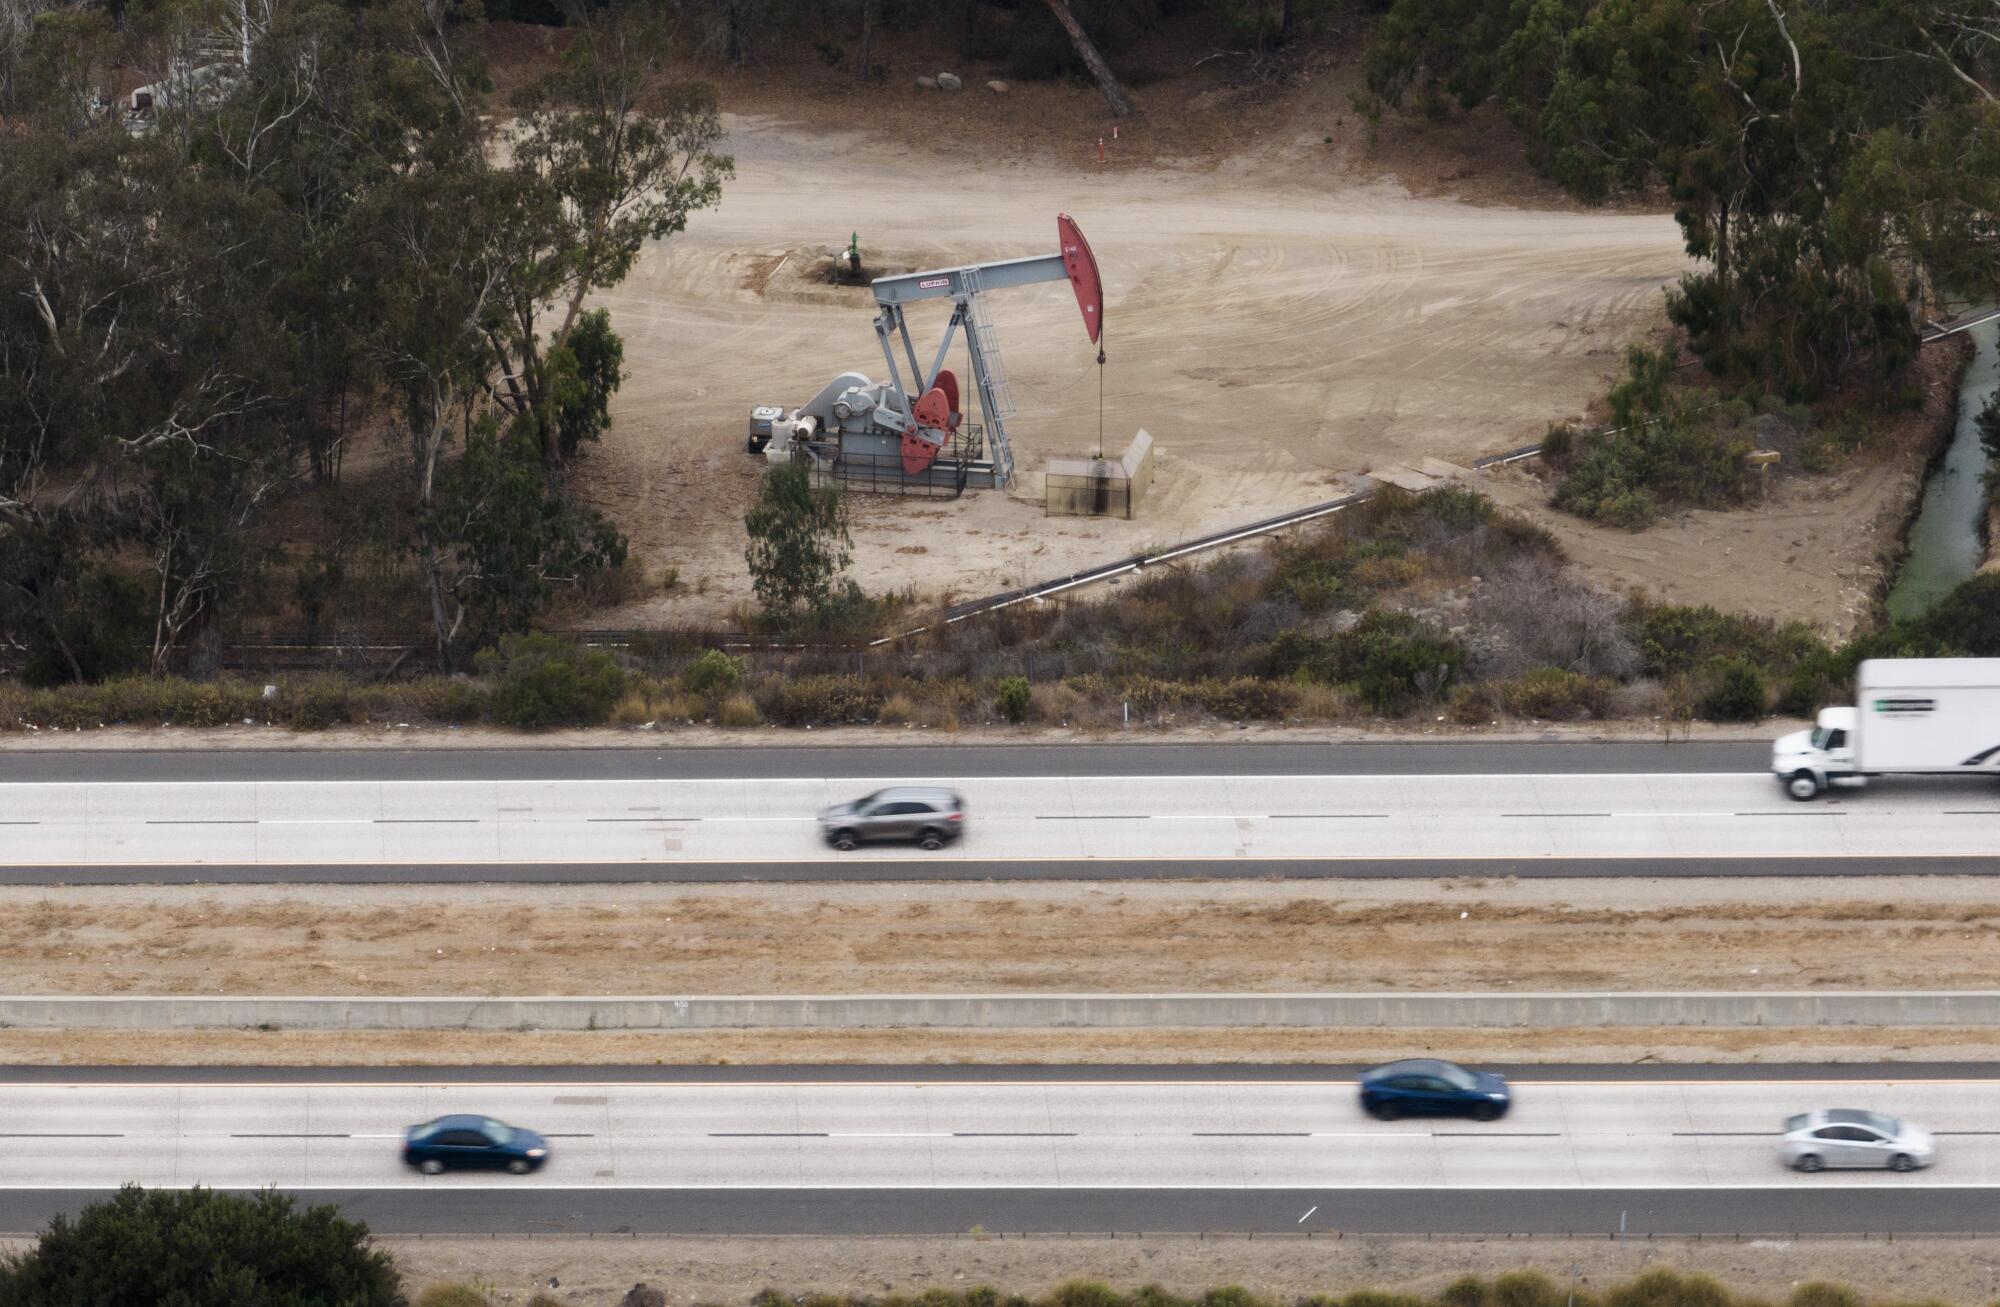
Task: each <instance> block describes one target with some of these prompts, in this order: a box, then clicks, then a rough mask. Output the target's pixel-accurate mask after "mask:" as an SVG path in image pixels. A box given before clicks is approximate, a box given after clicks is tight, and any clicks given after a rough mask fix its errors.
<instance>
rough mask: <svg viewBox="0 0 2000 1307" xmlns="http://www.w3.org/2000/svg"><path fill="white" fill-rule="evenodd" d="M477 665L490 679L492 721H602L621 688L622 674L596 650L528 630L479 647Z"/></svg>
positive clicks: (536, 725)
mask: <svg viewBox="0 0 2000 1307" xmlns="http://www.w3.org/2000/svg"><path fill="white" fill-rule="evenodd" d="M476 664H477V666H478V668H479V671H480V673H481V674H482V675H484V676H486V677H487V678H489V679H490V680H492V681H493V683H494V684H493V687H492V690H491V692H490V693H491V704H492V713H493V717H494V719H495V720H496V721H500V722H503V723H505V724H507V725H509V726H518V727H520V728H521V729H523V730H530V731H540V730H547V729H549V728H550V727H554V726H601V725H603V724H604V721H605V719H606V718H607V717H609V716H610V714H611V706H612V705H613V704H615V703H617V702H618V700H619V698H620V697H621V696H623V695H624V693H625V673H624V672H623V671H622V670H620V669H619V667H618V664H617V663H615V662H613V661H612V658H611V655H610V654H608V653H605V652H604V651H603V650H601V649H584V648H581V647H579V646H578V645H577V644H576V642H575V641H573V640H568V639H565V638H563V637H561V636H556V635H548V634H544V633H542V632H532V633H530V634H527V635H510V636H506V637H503V638H502V639H501V641H500V644H499V647H498V648H494V649H482V650H480V652H479V657H478V658H477V660H476Z"/></svg>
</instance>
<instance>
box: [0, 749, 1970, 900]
mask: <svg viewBox="0 0 2000 1307" xmlns="http://www.w3.org/2000/svg"><path fill="white" fill-rule="evenodd" d="M912 780H929V781H932V782H935V783H941V784H947V785H951V786H953V787H955V788H957V789H958V790H960V791H961V792H962V793H964V795H965V796H966V800H967V805H968V818H967V822H966V830H967V835H966V838H965V839H964V840H963V841H961V842H959V843H957V844H954V845H951V846H949V847H947V848H946V849H943V850H941V851H938V852H935V853H925V852H923V851H922V850H919V849H917V848H915V847H913V846H909V845H873V846H869V847H868V848H867V849H865V850H859V851H856V852H854V853H849V854H842V853H839V852H836V851H834V850H832V849H830V848H828V847H827V846H826V844H825V842H824V841H823V840H822V839H821V837H820V832H819V829H818V827H817V825H816V824H815V821H814V817H813V814H814V813H816V812H817V811H818V810H819V809H820V808H822V807H824V806H825V805H827V804H829V803H832V802H835V801H837V800H840V799H844V798H851V797H855V796H856V795H858V794H859V793H861V792H864V791H866V790H869V789H872V788H875V787H876V786H879V785H884V784H893V783H898V782H907V781H912ZM0 822H4V838H0V867H5V868H8V869H9V871H8V873H7V877H8V879H10V880H13V881H16V882H36V881H64V882H72V883H74V882H84V881H92V880H196V881H200V880H267V881H269V880H324V879H343V880H375V881H384V880H403V881H409V880H522V881H528V880H607V879H612V880H616V879H644V880H688V881H692V880H733V879H773V880H781V879H793V880H796V879H832V878H842V877H849V876H855V875H865V876H870V877H878V878H907V879H934V878H940V877H943V878H962V879H1000V878H1047V877H1077V876H1085V877H1111V878H1115V877H1120V876H1146V877H1154V876H1216V875H1234V876H1242V875H1318V876H1329V875H1437V874H1452V873H1457V874H1515V875H1535V874H1556V875H1605V874H1654V875H1657V874H1698V875H1715V874H1815V875H1823V874H1828V873H1850V874H1851V873H1862V872H1868V873H1877V872H1884V871H1905V872H1908V871H1915V872H1926V873H1973V872H1985V871H1990V870H1993V869H1994V868H1995V867H2000V789H1996V787H1995V786H1994V785H1993V784H1992V783H1991V782H1990V781H1983V780H1953V779H1944V780H1929V781H1926V780H1907V781H1902V782H1898V783H1893V784H1890V783H1885V784H1881V785H1878V786H1876V787H1874V788H1872V789H1869V790H1864V791H1844V792H1842V793H1841V794H1840V796H1839V797H1833V798H1827V799H1823V800H1820V801H1816V802H1812V803H1796V802H1793V801H1792V800H1790V799H1788V798H1787V797H1785V795H1784V793H1783V792H1782V791H1781V790H1780V789H1779V788H1778V787H1777V785H1776V784H1775V782H1774V781H1773V780H1772V778H1771V777H1770V776H1769V774H1768V773H1763V772H1705V773H1667V774H1654V773H1631V772H1616V773H1535V774H1518V775H1507V774H1487V773H1464V774H1441V773H1435V772H1433V773H1427V774H1421V775H1416V774H1413V775H1335V774H1326V775H1290V774H1246V775H1238V774H1216V775H1194V776H1119V775H1089V776H976V775H973V776H956V775H953V776H938V777H926V776H913V775H911V774H909V773H902V774H900V775H880V776H867V777H854V778H851V779H843V778H831V777H821V778H812V779H806V778H794V779H764V780H713V779H709V780H588V781H579V780H539V781H379V780H377V781H327V780H318V781H192V782H188V781H180V782H172V781H154V782H103V781H91V782H40V783H21V782H15V783H6V784H0Z"/></svg>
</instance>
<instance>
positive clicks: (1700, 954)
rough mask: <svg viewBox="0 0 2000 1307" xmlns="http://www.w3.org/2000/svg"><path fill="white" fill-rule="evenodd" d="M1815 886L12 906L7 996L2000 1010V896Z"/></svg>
mask: <svg viewBox="0 0 2000 1307" xmlns="http://www.w3.org/2000/svg"><path fill="white" fill-rule="evenodd" d="M1801 884H1802V882H1800V881H1798V880H1796V879H1791V878H1758V879H1730V880H1687V879H1662V880H1653V879H1631V880H1563V881H1550V880H1513V879H1508V880H1479V879H1472V878H1458V879H1446V880H1429V879H1425V880H1413V881H1396V880H1353V881H1339V880H1326V881H1278V880H1271V881H1213V882H1172V883H1151V882H1099V883H1091V882H1080V883H1078V882H1044V883H1031V884H1023V885H1018V886H1015V885H1010V886H1005V887H998V886H992V885H978V884H903V883H880V882H869V883H857V884H852V885H839V886H831V887H829V886H824V885H761V884H745V885H729V886H712V887H702V888H700V889H696V890H688V889H686V888H681V887H674V886H663V885H576V886H571V885H562V886H543V885H507V886H477V885H470V886H450V887H438V886H401V885H391V886H337V885H323V886H228V887H214V888H191V889H190V888H159V887H143V886H142V887H90V888H80V889H43V888H32V887H6V888H0V993H13V994H40V993H80V994H92V993H99V994H101V993H164V994H180V993H187V994H196V993H201V994H213V993H249V994H453V995H457V994H632V993H648V994H690V993H693V994H703V993H705V994H835V993H857V992H860V993H870V992H872V993H990V992H1036V991H1049V990H1080V991H1087V992H1160V991H1168V992H1187V991H1312V990H1334V991H1338V990H1372V989H1407V988H1419V989H1430V990H1446V991H1449V990H1461V989H1464V990H1486V989H1501V988H1508V987H1512V988H1517V989H1521V990H1542V989H1586V990H1601V989H1613V990H1628V989H1629V990H1648V989H1809V988H1817V987H1824V988H1849V989H1869V988H1884V989H1895V988H1944V989H1957V988H1964V989H1980V988H2000V946H1996V943H2000V891H1996V890H1995V888H1994V887H1993V885H1992V883H1991V882H1989V881H1987V880H1984V879H1981V878H1971V877H1968V878H1928V877H1925V878H1919V877H1904V878H1895V879H1893V880H1891V879H1875V878H1856V879H1841V880H1837V881H1833V882H1829V883H1828V884H1826V885H1823V886H1820V887H1817V888H1816V889H1815V890H1814V892H1812V893H1810V894H1806V893H1802V892H1801V888H1800V887H1801ZM1417 958H1421V959H1425V962H1424V965H1422V966H1421V967H1413V966H1412V965H1411V961H1412V959H1417Z"/></svg>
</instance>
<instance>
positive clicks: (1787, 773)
mask: <svg viewBox="0 0 2000 1307" xmlns="http://www.w3.org/2000/svg"><path fill="white" fill-rule="evenodd" d="M1855 717H1856V714H1855V711H1854V709H1852V708H1822V709H1820V713H1819V718H1818V722H1817V724H1816V725H1815V726H1814V727H1813V728H1812V729H1811V730H1809V731H1793V732H1792V733H1791V734H1790V735H1781V736H1779V737H1778V739H1777V740H1776V742H1775V743H1773V744H1772V745H1771V771H1772V772H1773V773H1775V774H1776V775H1777V777H1778V780H1779V781H1780V782H1781V783H1783V785H1784V787H1785V792H1786V793H1787V794H1789V795H1791V796H1792V797H1793V798H1795V799H1799V800H1805V799H1810V798H1812V797H1813V796H1814V795H1816V794H1818V793H1819V792H1820V791H1821V790H1823V789H1826V788H1827V787H1828V786H1829V785H1832V784H1833V783H1834V780H1835V778H1837V777H1848V776H1853V775H1855V766H1854V732H1855Z"/></svg>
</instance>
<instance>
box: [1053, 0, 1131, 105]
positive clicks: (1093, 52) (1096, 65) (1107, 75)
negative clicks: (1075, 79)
mask: <svg viewBox="0 0 2000 1307" xmlns="http://www.w3.org/2000/svg"><path fill="white" fill-rule="evenodd" d="M1048 6H1049V12H1050V13H1052V14H1054V15H1055V16H1056V21H1057V22H1058V23H1061V24H1062V27H1063V30H1064V31H1065V32H1068V33H1069V39H1070V43H1071V44H1072V45H1074V46H1075V47H1076V52H1077V54H1078V55H1079V56H1080V57H1081V58H1082V59H1083V63H1084V66H1085V67H1086V68H1088V69H1090V75H1091V76H1092V77H1095V78H1096V79H1097V88H1098V89H1099V90H1101V91H1103V92H1104V98H1105V99H1106V100H1107V101H1109V102H1110V105H1111V112H1112V113H1114V114H1116V115H1118V116H1119V117H1120V118H1130V117H1131V116H1132V102H1131V101H1130V100H1127V99H1126V98H1125V88H1124V87H1122V86H1120V85H1118V78H1117V77H1115V76H1114V75H1113V74H1112V72H1111V65H1110V64H1107V63H1105V62H1104V56H1103V55H1101V54H1099V53H1097V46H1096V45H1095V44H1094V43H1093V42H1092V41H1091V39H1090V37H1089V35H1088V34H1086V33H1085V32H1084V30H1083V25H1082V24H1081V23H1079V22H1077V21H1076V15H1075V14H1073V13H1071V12H1070V11H1069V0H1048Z"/></svg>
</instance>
